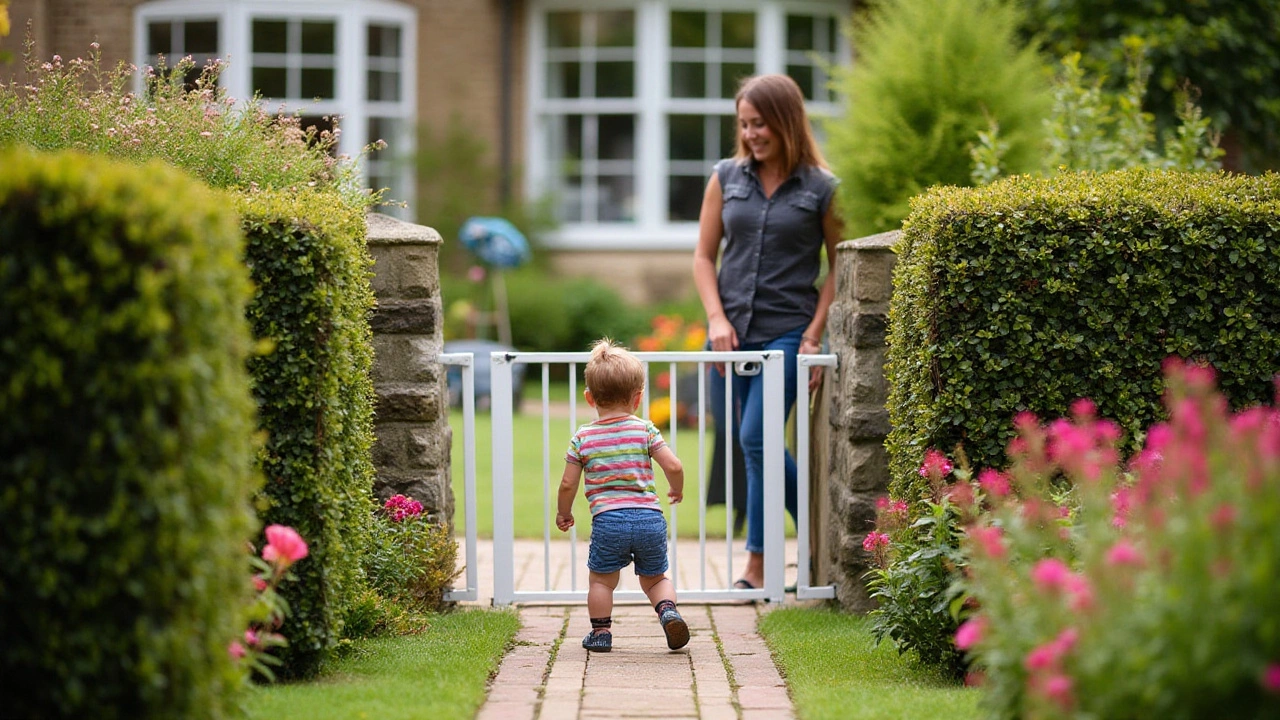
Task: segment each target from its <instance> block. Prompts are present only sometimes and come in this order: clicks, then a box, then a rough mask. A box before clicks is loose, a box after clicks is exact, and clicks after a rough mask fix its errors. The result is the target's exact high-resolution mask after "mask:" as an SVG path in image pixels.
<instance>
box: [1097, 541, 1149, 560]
mask: <svg viewBox="0 0 1280 720" xmlns="http://www.w3.org/2000/svg"><path fill="white" fill-rule="evenodd" d="M1106 560H1107V564H1108V565H1114V566H1124V565H1134V566H1138V565H1142V553H1141V552H1139V551H1138V548H1136V547H1134V545H1133V543H1131V542H1129V541H1128V540H1117V541H1116V544H1115V545H1112V546H1111V549H1109V550H1107V557H1106Z"/></svg>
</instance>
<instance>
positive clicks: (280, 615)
mask: <svg viewBox="0 0 1280 720" xmlns="http://www.w3.org/2000/svg"><path fill="white" fill-rule="evenodd" d="M264 534H265V535H266V537H267V543H266V545H264V546H263V547H262V557H260V558H259V557H252V558H250V562H251V563H252V564H253V569H254V573H253V578H252V582H253V589H254V592H255V595H254V603H253V605H252V607H251V608H250V610H249V618H250V620H249V627H248V629H246V630H245V631H244V636H243V637H242V638H237V639H235V640H232V641H231V644H230V645H228V646H227V652H228V653H230V654H231V657H233V658H235V659H236V660H237V661H238V662H239V663H240V664H241V665H243V666H244V667H245V668H247V670H248V671H249V673H250V674H251V675H253V676H254V677H256V678H258V679H261V680H265V681H267V682H274V681H275V679H276V677H275V671H274V670H272V668H273V667H277V666H279V665H280V664H281V661H280V658H278V657H276V656H274V655H272V654H271V650H272V649H273V648H281V647H285V646H287V645H288V644H289V643H288V641H286V640H285V638H284V636H283V635H281V634H280V633H278V632H276V630H278V629H280V626H281V625H282V624H284V621H285V619H286V618H288V616H289V603H288V602H286V601H285V599H284V598H283V597H281V596H280V594H279V593H278V592H277V589H278V588H279V587H280V584H281V583H283V582H284V581H286V580H296V579H297V578H296V577H295V576H294V575H293V573H291V572H290V571H289V570H290V568H291V567H292V566H293V565H294V563H297V562H298V561H299V560H302V559H303V558H305V557H307V555H308V553H309V552H310V549H309V548H308V547H307V543H306V541H305V540H303V539H302V536H301V535H299V534H298V531H296V530H294V529H293V528H291V527H288V526H286V525H268V526H267V529H266V530H265V531H264Z"/></svg>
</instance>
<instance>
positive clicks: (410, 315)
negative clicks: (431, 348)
mask: <svg viewBox="0 0 1280 720" xmlns="http://www.w3.org/2000/svg"><path fill="white" fill-rule="evenodd" d="M442 323H443V318H442V316H441V314H440V298H438V297H436V298H429V299H426V300H382V299H381V298H379V300H378V306H377V307H376V308H374V311H373V315H372V317H370V318H369V326H370V327H371V328H373V332H374V333H375V334H406V333H407V334H414V335H428V336H431V337H440V336H441V335H442V333H443V330H442V327H443V325H442Z"/></svg>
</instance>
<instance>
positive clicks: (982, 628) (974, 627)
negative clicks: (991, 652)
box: [956, 615, 987, 650]
mask: <svg viewBox="0 0 1280 720" xmlns="http://www.w3.org/2000/svg"><path fill="white" fill-rule="evenodd" d="M986 632H987V619H986V618H984V617H982V616H981V615H979V616H978V617H973V618H969V619H968V620H965V621H964V622H963V623H960V627H958V628H956V648H958V649H960V650H968V649H969V648H971V647H973V646H975V645H977V644H978V643H980V642H982V636H983V635H985V634H986Z"/></svg>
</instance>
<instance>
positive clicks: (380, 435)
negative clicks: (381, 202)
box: [368, 215, 454, 522]
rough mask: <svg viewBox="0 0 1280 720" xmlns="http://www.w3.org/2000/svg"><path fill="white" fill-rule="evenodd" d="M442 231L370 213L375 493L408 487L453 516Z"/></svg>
mask: <svg viewBox="0 0 1280 720" xmlns="http://www.w3.org/2000/svg"><path fill="white" fill-rule="evenodd" d="M440 242H441V240H440V234H439V233H437V232H436V231H435V230H433V229H431V228H429V227H423V226H422V225H413V224H411V223H406V222H403V221H400V220H396V219H394V218H390V217H387V216H384V215H370V216H369V234H368V243H369V252H370V253H371V254H372V255H373V260H374V266H373V290H374V293H375V294H376V295H377V300H378V306H377V309H376V310H375V311H374V313H373V316H372V318H371V319H370V324H371V325H372V327H373V349H374V362H373V384H374V390H375V392H376V393H377V414H376V416H375V418H374V433H375V435H376V440H375V443H374V449H373V461H374V466H375V468H376V470H377V479H376V480H375V482H374V493H375V494H376V495H377V496H378V497H379V498H380V499H386V498H387V497H390V496H391V495H394V494H396V493H403V494H405V495H408V496H410V497H412V498H414V499H415V500H418V501H419V502H421V503H422V505H423V507H424V511H425V512H426V513H428V514H429V515H432V516H434V517H436V518H439V519H440V521H442V522H451V521H452V518H453V509H454V499H453V490H452V487H451V485H450V482H449V445H450V442H451V440H452V432H451V431H450V429H449V396H448V391H447V388H446V379H445V371H444V367H443V366H442V365H440V363H439V362H438V361H437V360H436V357H437V356H438V355H439V354H440V352H441V350H442V348H443V346H444V326H443V317H442V313H441V308H442V305H441V301H440V272H439V263H438V258H439V252H440Z"/></svg>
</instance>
